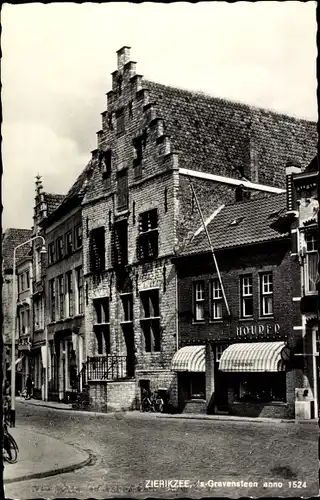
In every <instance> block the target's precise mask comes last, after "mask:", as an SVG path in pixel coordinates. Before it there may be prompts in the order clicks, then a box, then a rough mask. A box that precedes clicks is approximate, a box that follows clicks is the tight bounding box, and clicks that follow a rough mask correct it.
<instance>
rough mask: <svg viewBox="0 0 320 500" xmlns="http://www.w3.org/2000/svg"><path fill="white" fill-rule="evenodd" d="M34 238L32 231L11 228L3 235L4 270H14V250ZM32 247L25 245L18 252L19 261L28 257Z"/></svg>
mask: <svg viewBox="0 0 320 500" xmlns="http://www.w3.org/2000/svg"><path fill="white" fill-rule="evenodd" d="M31 237H32V230H31V229H17V228H9V229H7V230H6V231H5V232H4V233H3V234H2V268H3V269H12V265H13V251H14V249H15V248H16V247H17V246H18V245H20V244H21V243H24V242H25V241H28V240H29V239H30V238H31ZM30 248H31V247H30V246H29V245H24V246H22V247H21V248H19V249H18V250H17V261H18V260H19V259H21V258H22V257H27V255H28V254H29V252H30Z"/></svg>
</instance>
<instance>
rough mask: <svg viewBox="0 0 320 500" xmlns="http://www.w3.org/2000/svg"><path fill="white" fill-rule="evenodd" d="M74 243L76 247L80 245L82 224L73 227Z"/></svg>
mask: <svg viewBox="0 0 320 500" xmlns="http://www.w3.org/2000/svg"><path fill="white" fill-rule="evenodd" d="M74 245H75V248H76V249H78V248H81V247H82V224H79V225H78V226H76V227H75V228H74Z"/></svg>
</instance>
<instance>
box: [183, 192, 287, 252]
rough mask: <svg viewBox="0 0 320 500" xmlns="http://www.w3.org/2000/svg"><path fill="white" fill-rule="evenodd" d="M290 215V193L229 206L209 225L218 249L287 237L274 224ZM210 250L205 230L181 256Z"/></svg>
mask: <svg viewBox="0 0 320 500" xmlns="http://www.w3.org/2000/svg"><path fill="white" fill-rule="evenodd" d="M285 213H286V193H281V194H276V195H273V196H268V197H265V198H259V199H256V200H252V201H246V202H237V203H234V204H232V205H226V206H225V207H224V208H223V209H222V210H221V211H220V212H219V213H218V214H217V215H216V216H215V217H214V218H213V219H212V220H211V221H210V222H209V223H208V225H207V229H208V233H209V236H210V239H211V243H212V246H213V249H214V250H218V249H225V248H230V247H237V246H243V245H250V244H252V243H259V242H265V241H270V240H274V239H278V238H283V234H280V233H279V232H278V231H276V230H275V229H273V227H271V226H272V224H273V223H274V221H275V220H277V219H278V218H279V217H280V216H282V215H284V214H285ZM208 251H210V247H209V243H208V238H207V235H206V233H205V231H204V230H202V231H201V232H200V233H199V234H198V235H197V236H194V237H193V239H191V241H189V243H187V245H186V247H185V248H184V249H183V250H182V252H181V253H180V255H191V254H196V253H203V252H208Z"/></svg>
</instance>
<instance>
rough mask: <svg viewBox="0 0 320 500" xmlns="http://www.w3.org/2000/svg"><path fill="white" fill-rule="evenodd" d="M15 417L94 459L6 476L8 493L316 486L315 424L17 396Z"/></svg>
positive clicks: (257, 490)
mask: <svg viewBox="0 0 320 500" xmlns="http://www.w3.org/2000/svg"><path fill="white" fill-rule="evenodd" d="M16 425H17V428H18V427H22V428H23V427H24V428H28V429H30V430H32V431H38V432H39V433H44V434H47V435H50V436H51V437H54V438H58V439H59V440H61V441H62V442H64V443H67V444H68V445H74V446H77V447H78V448H82V449H84V450H86V451H88V452H90V453H91V454H92V455H93V460H92V463H91V464H90V465H87V466H85V467H83V468H81V469H79V470H76V471H74V472H69V473H65V474H60V475H57V476H53V477H46V478H42V479H31V480H28V481H23V482H17V483H12V484H8V485H6V486H5V493H6V497H8V498H55V497H57V496H60V497H77V498H88V497H93V498H106V497H108V496H109V497H110V496H112V497H114V496H124V497H128V496H129V497H139V498H140V497H145V496H148V497H150V496H154V497H157V498H159V497H163V498H164V497H166V498H168V497H177V496H181V497H185V496H188V497H195V498H196V497H201V496H202V497H203V496H225V497H229V498H237V497H242V496H253V497H261V496H265V497H273V496H288V497H293V496H297V497H300V496H304V497H310V496H315V495H318V492H319V487H318V478H317V476H318V459H317V458H318V448H317V439H318V436H317V434H318V432H317V427H316V425H315V424H295V423H275V422H270V423H269V422H266V423H261V422H260V423H254V422H241V421H239V422H235V421H229V422H228V421H216V420H200V419H193V420H185V419H176V418H169V417H168V418H157V417H155V415H154V414H153V415H148V414H138V413H136V412H133V413H126V414H121V413H119V414H107V415H105V416H97V415H94V414H93V415H92V416H91V415H86V414H82V413H81V412H74V411H64V410H56V409H49V408H45V407H38V406H34V405H31V404H22V403H19V402H18V404H17V423H16ZM18 444H19V443H18ZM30 453H31V450H30ZM47 453H48V454H50V449H48V450H47ZM158 480H163V481H165V480H167V481H169V480H171V481H172V482H171V483H167V484H166V483H161V482H157V481H158ZM177 480H181V481H182V480H183V481H184V483H180V484H179V483H177ZM241 481H242V482H241ZM223 482H226V483H227V482H230V484H229V485H227V484H223ZM232 482H233V484H232ZM246 482H248V483H249V482H251V483H252V487H251V488H250V487H249V486H248V485H247V484H246ZM266 482H272V483H273V485H272V486H273V487H270V485H268V487H267V486H266V484H264V483H266ZM220 483H221V484H220ZM275 483H276V484H275Z"/></svg>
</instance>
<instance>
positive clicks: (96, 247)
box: [89, 227, 105, 274]
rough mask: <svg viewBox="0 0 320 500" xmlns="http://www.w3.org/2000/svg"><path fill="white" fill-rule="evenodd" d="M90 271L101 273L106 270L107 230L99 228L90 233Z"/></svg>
mask: <svg viewBox="0 0 320 500" xmlns="http://www.w3.org/2000/svg"><path fill="white" fill-rule="evenodd" d="M89 254H90V271H91V272H92V273H94V274H95V273H99V272H101V271H104V270H105V230H104V227H97V228H96V229H92V231H91V232H90V248H89Z"/></svg>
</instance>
